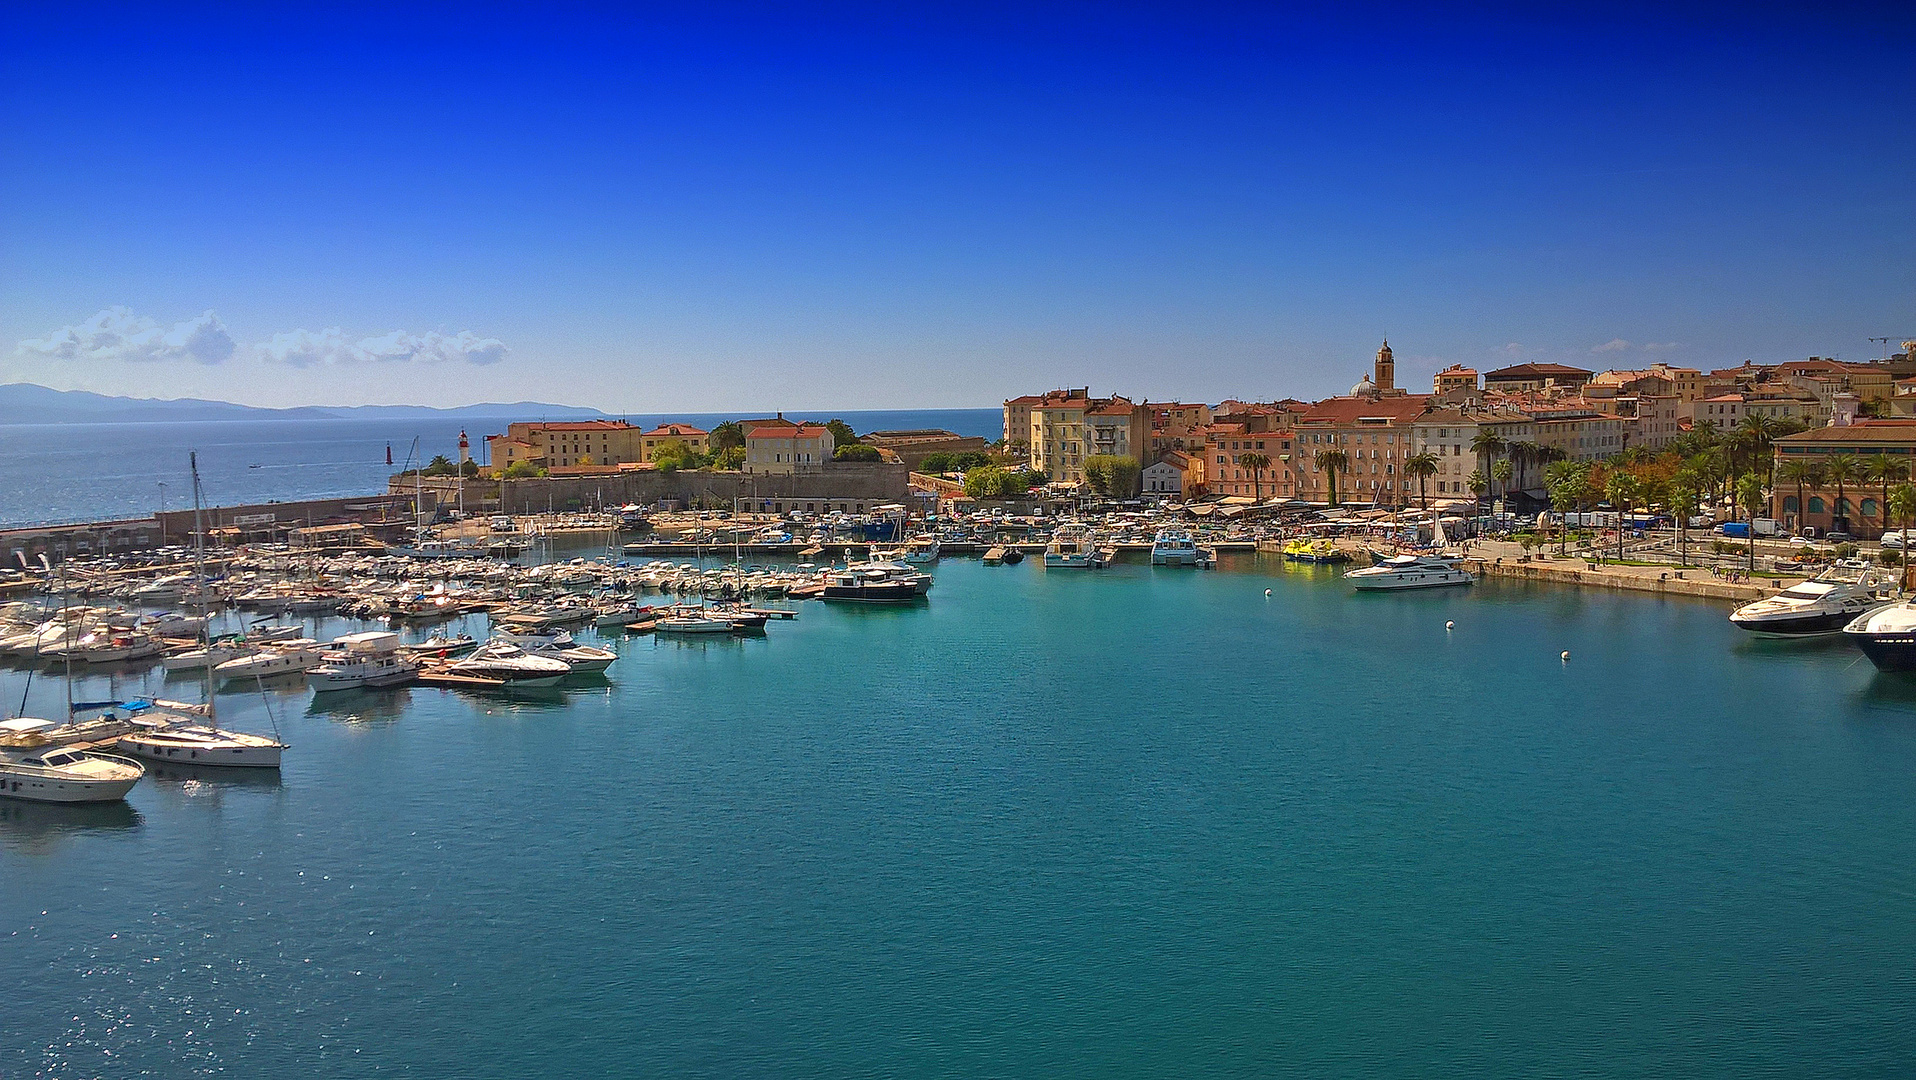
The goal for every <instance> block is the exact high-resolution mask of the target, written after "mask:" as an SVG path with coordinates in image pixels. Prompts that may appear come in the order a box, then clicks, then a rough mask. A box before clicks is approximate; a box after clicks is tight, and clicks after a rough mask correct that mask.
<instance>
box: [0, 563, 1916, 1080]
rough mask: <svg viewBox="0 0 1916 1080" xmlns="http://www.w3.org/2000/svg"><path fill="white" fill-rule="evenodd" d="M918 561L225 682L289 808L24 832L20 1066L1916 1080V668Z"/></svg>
mask: <svg viewBox="0 0 1916 1080" xmlns="http://www.w3.org/2000/svg"><path fill="white" fill-rule="evenodd" d="M937 577H938V585H937V588H936V589H935V590H934V591H933V593H932V596H931V599H930V602H929V604H928V605H927V606H925V607H922V608H913V609H907V610H845V609H840V608H830V607H826V606H823V605H820V604H816V603H813V604H807V605H805V606H804V608H803V614H802V615H801V617H800V618H799V619H798V620H797V621H796V622H794V623H787V624H774V625H773V626H772V627H771V628H770V630H769V632H768V633H767V634H766V636H764V637H763V638H757V639H745V640H738V641H732V640H727V641H719V642H675V641H672V640H668V639H656V638H632V639H629V640H626V641H624V642H622V643H621V644H620V645H619V648H620V649H621V650H622V652H623V657H622V659H621V660H620V661H619V662H618V663H617V664H616V665H614V666H613V668H612V671H611V674H612V676H613V678H612V680H611V681H610V682H609V683H606V684H602V685H597V686H589V687H584V688H579V689H572V690H565V691H562V692H554V693H552V694H551V695H550V696H545V697H531V696H525V697H520V698H516V699H514V698H497V697H480V696H468V695H465V694H461V693H455V692H446V691H439V690H428V689H423V688H415V689H411V690H406V691H400V692H397V693H390V692H388V693H377V692H375V693H367V694H357V693H355V694H346V695H328V696H329V697H338V698H339V700H337V701H335V702H330V703H316V702H315V701H314V700H313V698H312V696H311V695H310V694H309V693H307V692H306V691H304V690H303V689H285V688H282V689H280V690H277V691H275V692H274V693H272V694H270V695H268V696H266V697H264V698H263V697H262V696H261V695H260V694H259V693H258V692H256V691H255V692H248V693H239V694H234V695H229V696H226V697H223V698H222V709H223V716H224V717H225V718H227V719H231V720H233V721H235V723H236V726H251V727H256V728H261V727H266V726H268V725H269V724H270V723H275V722H276V723H277V725H278V727H279V729H280V730H281V731H282V732H283V733H284V735H285V736H286V737H287V739H288V741H290V742H291V743H292V744H293V749H292V750H291V751H290V752H289V753H288V756H287V764H286V767H285V770H284V775H283V778H281V779H280V780H279V781H278V782H264V783H262V782H258V781H254V782H245V781H239V780H233V779H226V778H221V777H217V776H204V777H179V776H174V777H149V779H148V780H146V781H143V782H142V783H141V785H140V786H139V788H137V789H136V790H135V792H134V794H133V795H132V797H131V799H130V802H129V805H128V806H126V807H122V808H109V809H105V810H96V811H93V812H75V811H64V812H63V811H58V810H50V809H46V808H36V807H32V806H28V805H24V804H12V805H6V806H5V807H4V809H0V927H3V928H4V929H0V933H3V934H4V935H5V937H4V940H5V945H6V947H5V950H4V952H3V953H0V955H3V956H4V957H5V958H6V961H7V964H8V967H9V968H10V969H11V971H12V973H13V977H11V978H10V979H9V980H8V990H7V995H6V998H5V1004H4V1006H3V1007H0V1075H6V1076H31V1075H49V1076H92V1075H114V1076H131V1075H155V1076H184V1075H203V1074H213V1073H226V1074H230V1075H242V1076H266V1075H302V1076H321V1077H335V1076H337V1077H347V1076H353V1077H357V1076H366V1075H376V1074H379V1075H383V1074H400V1075H416V1076H470V1077H522V1076H529V1075H674V1076H713V1077H738V1076H807V1077H809V1076H900V1075H903V1076H1030V1077H1055V1076H1061V1075H1088V1074H1098V1075H1118V1076H1139V1077H1146V1076H1149V1077H1157V1076H1167V1075H1228V1076H1267V1075H1294V1076H1428V1075H1450V1074H1467V1075H1479V1076H1511V1077H1517V1076H1536V1075H1571V1074H1574V1075H1600V1076H1602V1075H1630V1076H1636V1075H1646V1074H1655V1075H1673V1076H1724V1077H1729V1076H1736V1077H1743V1076H1752V1075H1777V1076H1783V1075H1805V1074H1815V1075H1906V1074H1907V1073H1908V1071H1909V1069H1910V1067H1911V1066H1912V1064H1913V1063H1916V828H1913V826H1916V810H1913V809H1912V807H1916V800H1913V799H1912V798H1911V796H1910V792H1911V790H1912V784H1911V778H1912V777H1916V682H1911V681H1907V680H1903V679H1898V678H1893V677H1886V676H1880V675H1878V674H1876V673H1875V672H1874V670H1873V669H1872V668H1871V667H1870V666H1869V664H1868V663H1867V662H1862V663H1859V662H1857V658H1856V654H1854V653H1853V652H1850V651H1848V650H1846V649H1845V648H1843V647H1841V646H1840V645H1839V646H1836V647H1815V646H1812V647H1809V648H1804V647H1802V646H1800V645H1798V646H1793V647H1779V646H1774V645H1765V644H1762V643H1758V642H1754V641H1747V640H1739V639H1738V638H1736V637H1735V636H1734V634H1735V632H1734V631H1732V630H1731V629H1730V627H1729V626H1728V625H1727V623H1726V622H1725V620H1724V614H1725V610H1724V609H1723V608H1721V607H1718V606H1713V605H1709V604H1703V603H1697V602H1688V601H1676V600H1658V599H1650V598H1643V597H1637V596H1628V595H1623V596H1618V595H1608V594H1603V593H1598V592H1594V591H1591V592H1584V591H1575V590H1568V589H1555V588H1550V587H1545V586H1532V587H1524V586H1520V585H1510V584H1497V583H1488V584H1485V585H1483V586H1481V587H1479V588H1476V589H1472V590H1469V591H1467V592H1457V591H1452V592H1444V593H1438V594H1430V595H1408V596H1364V597H1359V596H1353V595H1351V594H1350V593H1349V592H1348V590H1347V589H1346V588H1345V587H1343V586H1342V585H1341V583H1339V582H1337V581H1336V580H1335V579H1334V576H1333V575H1332V574H1331V573H1330V572H1328V571H1315V572H1313V571H1308V570H1299V571H1289V572H1286V571H1284V570H1282V569H1281V568H1280V567H1279V566H1277V565H1274V564H1272V563H1269V562H1266V561H1264V560H1262V559H1254V558H1252V557H1249V556H1244V557H1235V558H1232V559H1230V560H1229V561H1228V562H1227V565H1226V568H1225V570H1224V571H1223V572H1220V573H1214V574H1205V573H1199V572H1195V571H1167V570H1156V571H1154V570H1152V569H1151V568H1150V567H1148V566H1144V565H1137V564H1127V565H1121V566H1118V567H1115V568H1113V569H1111V570H1108V571H1105V572H1102V573H1083V572H1079V573H1068V572H1058V571H1051V572H1046V571H1044V570H1043V569H1042V568H1040V567H1038V566H1035V565H1034V564H1033V562H1032V561H1027V562H1026V563H1025V564H1024V565H1022V566H1018V567H1002V568H991V567H984V566H981V565H979V564H978V563H976V562H972V561H966V560H946V561H945V562H944V563H943V564H942V565H941V566H940V567H939V568H938V571H937ZM1267 588H1268V589H1270V590H1272V595H1271V596H1269V597H1266V596H1265V595H1264V590H1265V589H1267ZM1449 620H1454V621H1455V623H1456V627H1455V629H1454V630H1451V631H1446V630H1445V628H1444V624H1445V622H1446V621H1449ZM328 629H330V627H329V628H328ZM1564 650H1568V651H1569V652H1570V660H1569V662H1568V663H1565V662H1563V661H1561V660H1559V658H1558V654H1559V653H1560V652H1562V651H1564ZM23 682H24V675H23V673H21V672H19V671H8V672H6V673H4V675H0V698H4V699H5V700H7V702H8V705H9V707H10V708H11V707H12V706H14V705H16V704H17V703H18V702H19V701H20V698H21V694H22V691H23ZM138 685H139V684H138V682H137V680H136V681H135V682H134V683H133V684H131V685H129V684H124V683H122V684H117V685H115V686H114V687H113V688H112V689H114V690H115V691H121V692H123V691H126V690H128V689H133V688H137V686H138ZM149 685H151V686H157V684H156V683H153V684H149ZM106 689H108V687H107V684H106V682H105V680H102V679H96V680H91V681H89V683H88V684H87V685H86V686H84V687H83V688H82V690H83V692H84V693H85V694H86V695H87V696H93V695H94V694H96V693H98V692H100V691H104V690H106ZM61 693H62V691H61V690H60V688H59V687H58V686H57V685H56V684H55V682H54V680H47V679H44V678H42V679H36V681H35V683H34V689H33V690H32V691H31V692H30V693H29V695H28V696H29V700H30V704H31V705H33V706H35V707H37V708H39V709H40V710H41V714H42V715H46V714H47V710H55V709H57V708H58V707H59V701H60V698H59V697H58V695H60V694H61ZM269 707H270V715H269V712H268V709H269ZM30 711H32V710H31V709H30Z"/></svg>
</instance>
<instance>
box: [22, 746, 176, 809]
mask: <svg viewBox="0 0 1916 1080" xmlns="http://www.w3.org/2000/svg"><path fill="white" fill-rule="evenodd" d="M145 775H146V769H145V768H144V767H143V766H141V764H140V763H139V762H137V761H133V760H131V759H128V758H123V757H119V756H118V755H115V754H102V753H98V752H96V751H92V750H79V749H75V748H73V747H69V746H59V745H53V746H34V747H0V795H4V796H6V797H7V798H10V799H27V800H30V801H33V802H55V803H90V802H113V801H115V800H117V799H123V798H125V797H126V793H127V792H129V791H132V790H133V785H135V784H137V783H139V782H140V777H142V776H145Z"/></svg>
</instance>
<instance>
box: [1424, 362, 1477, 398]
mask: <svg viewBox="0 0 1916 1080" xmlns="http://www.w3.org/2000/svg"><path fill="white" fill-rule="evenodd" d="M1431 387H1432V389H1433V391H1434V392H1435V393H1436V394H1437V396H1438V397H1448V396H1449V395H1453V394H1460V393H1461V394H1466V395H1469V394H1475V393H1476V392H1477V391H1478V390H1480V389H1482V387H1481V386H1480V385H1479V384H1478V382H1477V369H1476V368H1467V367H1465V366H1463V365H1462V364H1452V365H1450V366H1449V367H1447V368H1445V369H1444V370H1442V371H1440V372H1438V373H1437V374H1436V375H1435V376H1433V377H1432V379H1431Z"/></svg>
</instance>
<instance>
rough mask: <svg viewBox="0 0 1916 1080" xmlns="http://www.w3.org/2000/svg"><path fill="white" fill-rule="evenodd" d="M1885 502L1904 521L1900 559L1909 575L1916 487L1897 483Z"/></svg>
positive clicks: (1915, 521)
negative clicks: (1910, 542) (1910, 536)
mask: <svg viewBox="0 0 1916 1080" xmlns="http://www.w3.org/2000/svg"><path fill="white" fill-rule="evenodd" d="M1884 502H1886V503H1887V504H1888V505H1889V506H1890V507H1891V508H1892V509H1893V510H1894V511H1895V514H1896V520H1898V521H1901V522H1903V547H1902V552H1903V554H1902V557H1901V559H1899V560H1898V561H1900V562H1901V563H1902V565H1903V575H1904V576H1905V577H1907V576H1908V574H1909V554H1908V552H1909V535H1910V532H1911V528H1910V527H1911V526H1912V525H1916V487H1912V486H1911V485H1910V484H1908V483H1901V484H1897V485H1896V486H1895V487H1893V488H1891V489H1890V491H1889V498H1887V499H1885V500H1884ZM1901 585H1902V582H1901V581H1898V582H1897V586H1898V587H1901Z"/></svg>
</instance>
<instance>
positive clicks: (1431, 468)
mask: <svg viewBox="0 0 1916 1080" xmlns="http://www.w3.org/2000/svg"><path fill="white" fill-rule="evenodd" d="M1404 471H1405V472H1407V473H1409V474H1410V475H1412V476H1414V477H1416V478H1417V501H1418V502H1421V503H1423V504H1424V510H1425V512H1426V513H1428V512H1429V511H1430V492H1429V491H1427V490H1425V488H1424V481H1426V480H1429V479H1430V478H1431V477H1433V476H1436V475H1437V455H1436V454H1433V453H1431V452H1430V451H1428V450H1426V451H1424V452H1423V453H1421V454H1416V455H1414V456H1412V457H1409V458H1406V459H1405V460H1404Z"/></svg>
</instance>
